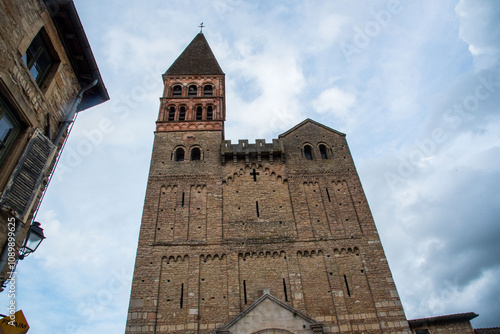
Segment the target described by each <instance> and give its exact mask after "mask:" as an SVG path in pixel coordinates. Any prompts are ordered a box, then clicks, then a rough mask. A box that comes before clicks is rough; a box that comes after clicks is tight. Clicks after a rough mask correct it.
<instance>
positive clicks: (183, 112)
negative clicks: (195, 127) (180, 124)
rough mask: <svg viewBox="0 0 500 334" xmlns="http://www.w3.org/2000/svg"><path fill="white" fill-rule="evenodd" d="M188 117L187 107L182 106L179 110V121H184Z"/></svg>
mask: <svg viewBox="0 0 500 334" xmlns="http://www.w3.org/2000/svg"><path fill="white" fill-rule="evenodd" d="M185 119H186V107H181V109H180V110H179V121H184V120H185Z"/></svg>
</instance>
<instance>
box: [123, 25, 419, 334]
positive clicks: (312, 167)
mask: <svg viewBox="0 0 500 334" xmlns="http://www.w3.org/2000/svg"><path fill="white" fill-rule="evenodd" d="M224 80H225V77H224V73H223V71H222V70H221V68H220V66H219V64H218V63H217V60H216V58H215V57H214V55H213V53H212V51H211V50H210V47H209V45H208V43H207V41H206V39H205V37H204V36H203V34H202V33H200V34H198V35H197V36H196V37H195V38H194V39H193V41H192V42H191V43H190V44H189V45H188V46H187V48H186V49H185V50H184V51H183V53H182V54H181V55H180V56H179V57H178V58H177V60H176V61H175V62H174V63H173V64H172V65H171V67H170V68H169V69H168V70H167V71H166V73H165V74H164V75H163V81H164V91H163V96H162V98H161V102H160V109H159V115H158V120H157V122H156V132H155V139H154V145H153V153H152V159H151V166H150V173H149V179H148V185H147V191H146V198H145V203H144V211H143V218H142V224H141V230H140V236H139V246H138V250H137V257H136V264H135V271H134V277H133V282H132V292H131V299H130V305H129V314H128V320H127V327H126V333H130V334H132V333H139V332H141V333H212V332H214V333H215V332H218V333H329V332H333V333H411V331H410V328H409V325H408V322H407V321H406V317H405V314H404V311H403V307H402V305H401V302H400V299H399V296H398V292H397V290H396V286H395V284H394V281H393V278H392V275H391V271H390V269H389V266H388V264H387V259H386V257H385V254H384V251H383V248H382V245H381V243H380V238H379V236H378V233H377V229H376V227H375V223H374V221H373V218H372V215H371V212H370V208H369V206H368V203H367V200H366V197H365V194H364V192H363V188H362V185H361V182H360V180H359V176H358V174H357V172H356V168H355V166H354V162H353V159H352V157H351V154H350V152H349V148H348V145H347V141H346V138H345V135H344V134H343V133H340V132H338V131H336V130H333V129H331V128H329V127H327V126H325V125H322V124H319V123H317V122H315V121H313V120H310V119H307V120H305V121H303V122H302V123H300V124H298V125H296V126H295V127H293V128H292V129H290V130H288V131H286V132H285V133H283V134H281V135H280V136H279V137H278V138H277V139H273V140H272V142H266V141H265V140H259V139H257V140H255V143H249V141H248V140H239V141H238V143H231V141H228V140H225V139H224V121H225V118H226V110H225V81H224Z"/></svg>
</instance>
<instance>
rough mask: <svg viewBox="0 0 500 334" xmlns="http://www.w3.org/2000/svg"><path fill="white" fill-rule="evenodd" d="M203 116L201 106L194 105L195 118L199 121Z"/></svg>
mask: <svg viewBox="0 0 500 334" xmlns="http://www.w3.org/2000/svg"><path fill="white" fill-rule="evenodd" d="M202 118H203V109H201V106H198V107H196V120H197V121H200V120H201V119H202Z"/></svg>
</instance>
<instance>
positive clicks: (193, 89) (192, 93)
mask: <svg viewBox="0 0 500 334" xmlns="http://www.w3.org/2000/svg"><path fill="white" fill-rule="evenodd" d="M196 92H197V87H196V85H191V86H189V89H188V96H190V97H193V96H196V95H197V94H196Z"/></svg>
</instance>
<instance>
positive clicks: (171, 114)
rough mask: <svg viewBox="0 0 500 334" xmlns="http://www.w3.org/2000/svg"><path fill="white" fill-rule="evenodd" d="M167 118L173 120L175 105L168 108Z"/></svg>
mask: <svg viewBox="0 0 500 334" xmlns="http://www.w3.org/2000/svg"><path fill="white" fill-rule="evenodd" d="M168 120H169V121H173V120H175V107H170V108H169V110H168Z"/></svg>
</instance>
